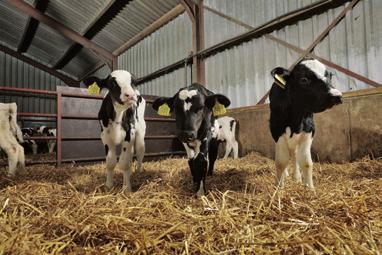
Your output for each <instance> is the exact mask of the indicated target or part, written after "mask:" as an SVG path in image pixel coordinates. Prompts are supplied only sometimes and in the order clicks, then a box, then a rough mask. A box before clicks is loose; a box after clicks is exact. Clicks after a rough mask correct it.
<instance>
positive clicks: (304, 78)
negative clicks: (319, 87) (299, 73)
mask: <svg viewBox="0 0 382 255" xmlns="http://www.w3.org/2000/svg"><path fill="white" fill-rule="evenodd" d="M299 82H300V84H301V85H308V84H309V83H310V80H309V79H308V78H306V77H302V78H300V81H299Z"/></svg>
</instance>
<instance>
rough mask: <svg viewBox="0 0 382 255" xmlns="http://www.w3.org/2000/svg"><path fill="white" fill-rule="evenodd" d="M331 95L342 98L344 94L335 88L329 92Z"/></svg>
mask: <svg viewBox="0 0 382 255" xmlns="http://www.w3.org/2000/svg"><path fill="white" fill-rule="evenodd" d="M329 93H330V94H331V95H332V96H338V97H339V96H342V93H341V91H339V90H338V89H334V88H331V89H330V90H329Z"/></svg>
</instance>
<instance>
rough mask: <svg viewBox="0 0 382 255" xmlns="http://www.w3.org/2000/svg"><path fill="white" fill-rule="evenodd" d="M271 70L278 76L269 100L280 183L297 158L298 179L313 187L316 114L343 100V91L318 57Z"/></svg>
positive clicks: (281, 184)
mask: <svg viewBox="0 0 382 255" xmlns="http://www.w3.org/2000/svg"><path fill="white" fill-rule="evenodd" d="M271 74H272V76H273V77H274V78H275V82H274V83H273V85H272V88H271V92H270V95H269V100H270V110H271V113H270V130H271V133H272V137H273V139H274V140H275V142H276V155H275V161H276V185H278V186H280V187H283V185H284V176H285V175H287V166H288V163H289V161H290V160H293V161H295V169H294V178H295V180H296V181H298V182H301V181H302V182H303V184H304V185H305V186H307V187H309V188H312V189H313V188H314V186H313V177H312V170H313V162H312V158H311V152H310V149H311V146H312V141H313V136H314V131H315V127H314V121H313V114H314V113H318V112H322V111H325V110H326V109H329V108H331V107H333V106H334V105H337V104H340V103H342V94H341V92H340V91H339V90H337V89H335V88H334V82H335V79H334V78H333V77H332V74H331V73H330V72H329V71H328V70H327V69H326V67H325V66H324V65H323V64H322V63H321V62H319V61H317V60H314V59H305V60H303V61H301V62H300V63H299V64H297V65H296V66H295V67H294V68H293V70H292V71H291V72H289V71H288V70H286V69H284V68H282V67H277V68H275V69H273V70H272V72H271ZM300 169H301V173H300Z"/></svg>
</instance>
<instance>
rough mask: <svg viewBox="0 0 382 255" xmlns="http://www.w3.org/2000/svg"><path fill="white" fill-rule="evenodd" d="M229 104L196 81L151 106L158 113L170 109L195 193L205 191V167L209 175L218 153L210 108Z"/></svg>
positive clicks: (216, 125)
mask: <svg viewBox="0 0 382 255" xmlns="http://www.w3.org/2000/svg"><path fill="white" fill-rule="evenodd" d="M229 105H230V101H229V99H228V98H227V97H225V96H223V95H220V94H214V93H212V92H211V91H209V90H207V89H206V88H205V87H204V86H202V85H199V84H192V85H190V86H188V87H185V88H182V89H180V90H179V91H178V92H177V93H176V94H175V95H174V96H173V97H162V98H158V99H156V100H155V101H154V103H153V105H152V107H153V108H154V109H155V110H156V111H158V113H159V114H161V115H162V113H163V111H166V109H167V113H168V114H169V112H174V114H175V119H176V125H177V128H178V131H179V135H178V137H179V139H180V140H181V141H182V143H183V145H184V147H185V149H186V151H187V156H188V158H189V160H188V165H189V167H190V170H191V174H192V177H193V181H194V183H195V185H196V187H195V190H196V192H197V195H198V196H202V195H204V194H205V192H206V184H205V178H206V175H207V169H208V175H212V172H213V167H214V163H215V160H216V157H217V152H218V145H219V142H218V140H217V134H218V129H219V125H218V123H217V121H215V117H214V115H213V108H214V107H215V109H217V108H220V109H221V108H223V107H227V106H229ZM216 107H217V108H216Z"/></svg>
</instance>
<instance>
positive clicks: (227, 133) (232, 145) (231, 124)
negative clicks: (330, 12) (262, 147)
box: [217, 116, 239, 158]
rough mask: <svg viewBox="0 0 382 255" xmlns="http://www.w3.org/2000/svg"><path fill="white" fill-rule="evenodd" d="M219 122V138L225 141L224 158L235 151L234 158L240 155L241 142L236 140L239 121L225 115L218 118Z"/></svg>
mask: <svg viewBox="0 0 382 255" xmlns="http://www.w3.org/2000/svg"><path fill="white" fill-rule="evenodd" d="M217 121H218V123H219V132H218V140H219V141H221V142H225V143H226V145H225V154H224V158H227V157H228V156H229V154H230V153H231V151H233V158H237V157H238V152H239V144H238V143H237V141H236V137H235V136H236V125H237V121H236V120H235V119H234V118H232V117H229V116H224V117H221V118H218V119H217Z"/></svg>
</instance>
